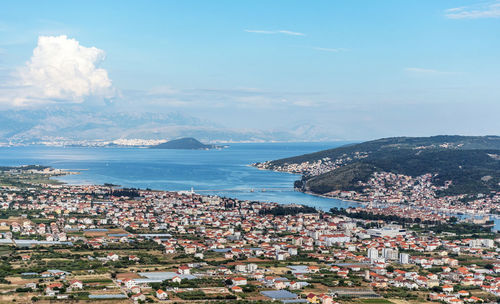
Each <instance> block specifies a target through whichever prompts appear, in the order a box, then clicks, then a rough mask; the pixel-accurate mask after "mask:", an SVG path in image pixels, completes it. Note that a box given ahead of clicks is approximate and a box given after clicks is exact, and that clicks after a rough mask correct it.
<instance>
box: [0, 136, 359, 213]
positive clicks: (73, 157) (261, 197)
mask: <svg viewBox="0 0 500 304" xmlns="http://www.w3.org/2000/svg"><path fill="white" fill-rule="evenodd" d="M345 144H348V142H321V143H236V144H229V147H228V148H225V149H220V150H218V149H214V150H166V149H148V148H136V147H130V148H128V147H48V146H33V145H32V146H22V147H1V148H0V165H2V166H19V165H32V164H37V165H46V166H51V167H54V168H59V169H66V170H69V171H75V172H78V173H79V174H75V175H66V176H61V177H58V179H59V180H61V181H63V182H65V183H68V184H104V183H111V184H115V185H120V186H122V187H131V188H143V189H145V188H149V189H154V190H169V191H191V190H194V192H196V193H199V194H204V195H218V196H224V197H232V198H238V199H242V200H253V201H265V202H276V203H280V204H303V205H307V206H312V207H315V208H318V209H321V210H329V209H330V208H334V207H338V208H347V207H350V206H357V205H358V204H356V203H354V202H349V201H343V200H338V199H331V198H324V197H320V196H315V195H310V194H305V193H302V192H298V191H294V189H293V183H294V181H296V180H298V179H300V175H297V174H289V173H283V172H273V171H267V170H259V169H256V168H254V167H251V166H250V164H252V163H255V162H264V161H267V160H275V159H280V158H284V157H290V156H297V155H301V154H305V153H312V152H316V151H320V150H324V149H329V148H335V147H339V146H341V145H345Z"/></svg>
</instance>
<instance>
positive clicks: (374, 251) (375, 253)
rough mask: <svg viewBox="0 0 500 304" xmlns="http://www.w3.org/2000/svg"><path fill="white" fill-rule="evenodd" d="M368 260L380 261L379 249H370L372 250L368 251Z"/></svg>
mask: <svg viewBox="0 0 500 304" xmlns="http://www.w3.org/2000/svg"><path fill="white" fill-rule="evenodd" d="M368 258H369V259H370V260H372V261H373V260H376V259H378V250H377V248H370V249H368Z"/></svg>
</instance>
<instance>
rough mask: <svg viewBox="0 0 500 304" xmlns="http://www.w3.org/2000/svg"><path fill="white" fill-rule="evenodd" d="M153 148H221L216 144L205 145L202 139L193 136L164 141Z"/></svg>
mask: <svg viewBox="0 0 500 304" xmlns="http://www.w3.org/2000/svg"><path fill="white" fill-rule="evenodd" d="M151 148H152V149H183V150H208V149H216V148H219V147H218V146H215V145H205V144H203V143H201V142H200V141H198V140H196V139H194V138H192V137H186V138H180V139H174V140H171V141H168V142H166V143H162V144H159V145H156V146H152V147H151Z"/></svg>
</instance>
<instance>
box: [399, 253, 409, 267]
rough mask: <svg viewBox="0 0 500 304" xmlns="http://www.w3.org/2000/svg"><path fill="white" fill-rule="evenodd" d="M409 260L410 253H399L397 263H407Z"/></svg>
mask: <svg viewBox="0 0 500 304" xmlns="http://www.w3.org/2000/svg"><path fill="white" fill-rule="evenodd" d="M409 262H410V255H409V254H408V253H400V254H399V263H401V264H408V263H409Z"/></svg>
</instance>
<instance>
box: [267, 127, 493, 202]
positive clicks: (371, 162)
mask: <svg viewBox="0 0 500 304" xmlns="http://www.w3.org/2000/svg"><path fill="white" fill-rule="evenodd" d="M356 153H363V155H365V156H364V157H363V158H355V157H354V155H356ZM325 159H331V160H336V159H344V160H345V161H344V163H343V164H342V166H340V167H339V168H337V169H334V170H331V171H328V172H326V173H323V174H319V175H308V174H304V177H303V178H302V180H301V181H297V182H296V183H295V186H296V187H297V188H300V189H302V190H304V191H311V192H314V193H319V194H323V193H328V192H331V191H334V190H354V191H356V190H360V189H359V188H358V187H359V186H358V182H359V181H362V182H365V181H366V180H367V179H368V178H369V177H370V176H371V175H372V174H373V173H374V172H382V171H384V172H392V173H396V174H404V175H408V176H412V177H416V176H420V175H423V174H426V173H432V174H437V175H436V176H435V177H434V178H433V181H432V182H433V184H436V185H443V184H444V182H445V181H447V180H451V181H453V184H452V185H451V186H450V187H449V188H448V189H446V190H443V191H441V193H440V194H442V195H452V194H477V193H488V192H489V191H500V137H498V136H484V137H479V136H477V137H476V136H475V137H467V136H434V137H418V138H411V137H398V138H384V139H379V140H374V141H369V142H364V143H360V144H354V145H348V146H343V147H339V148H335V149H330V150H324V151H320V152H316V153H311V154H306V155H301V156H296V157H291V158H286V159H280V160H276V161H271V162H269V163H268V164H266V166H267V167H266V168H267V169H271V170H273V169H277V168H280V166H286V165H290V164H301V163H306V162H309V163H314V162H317V161H319V160H325Z"/></svg>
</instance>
